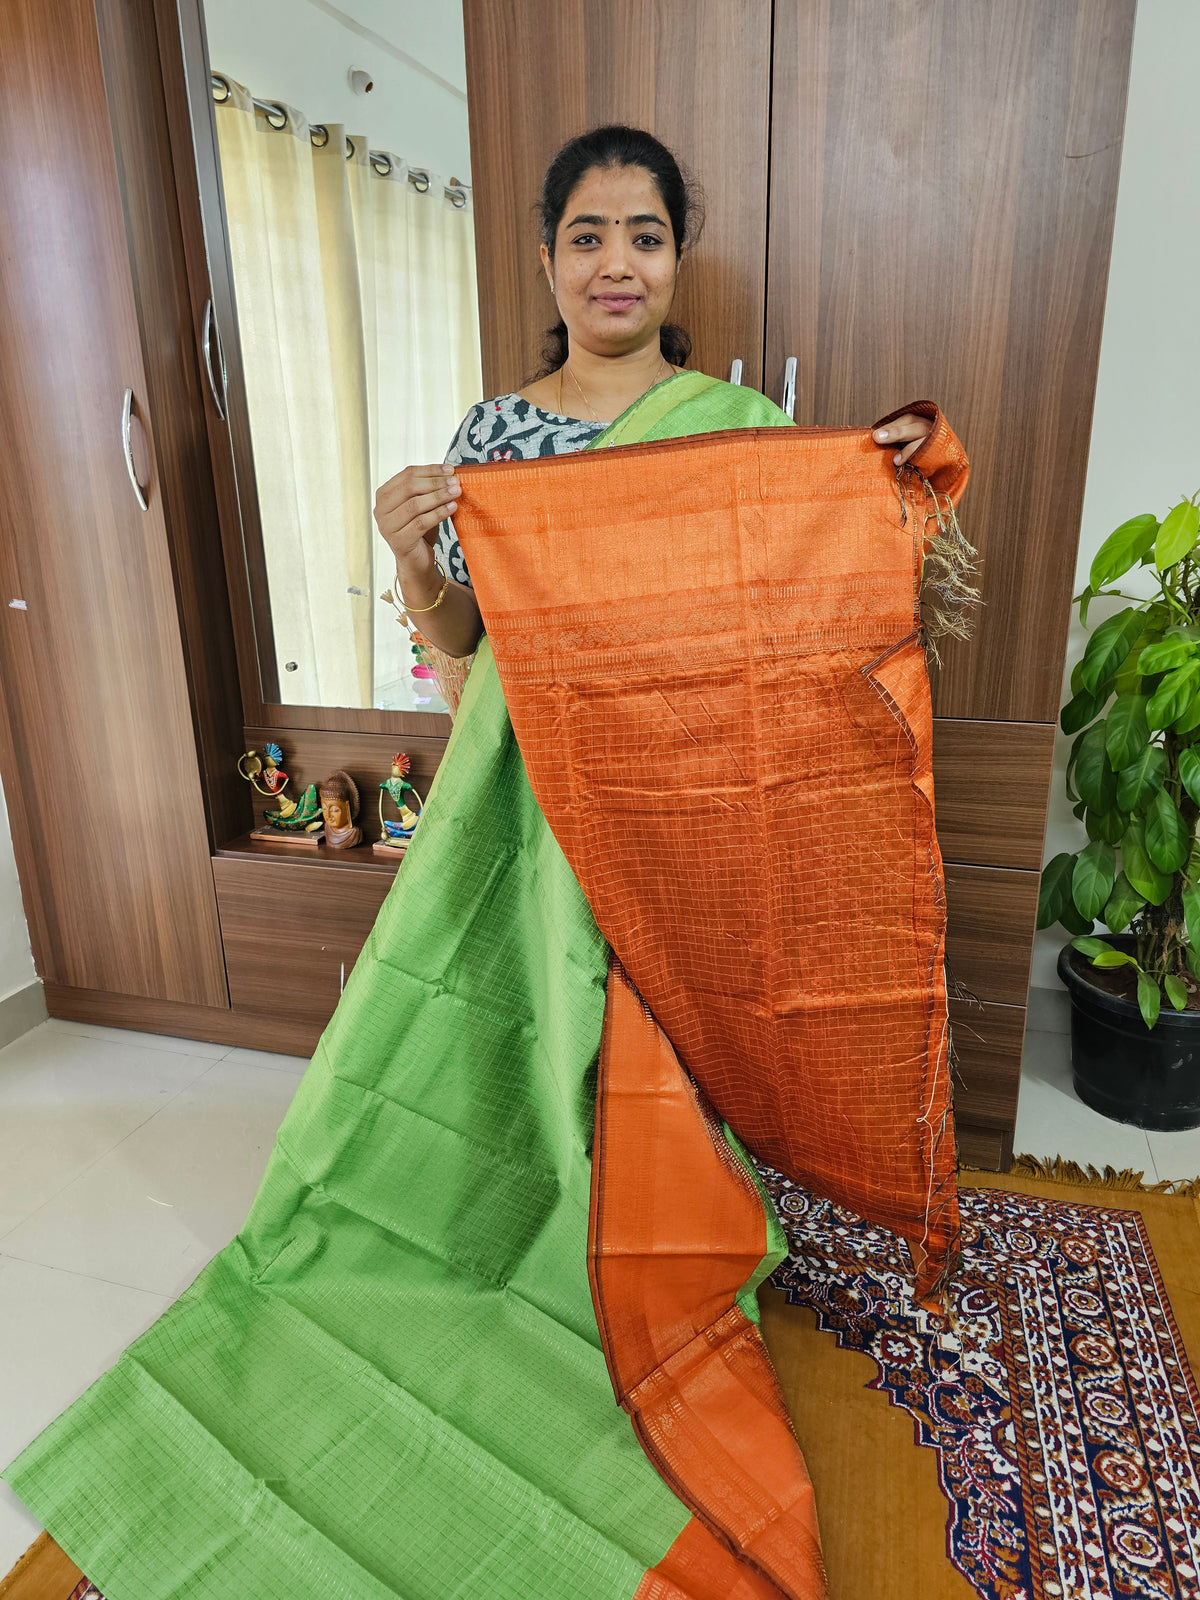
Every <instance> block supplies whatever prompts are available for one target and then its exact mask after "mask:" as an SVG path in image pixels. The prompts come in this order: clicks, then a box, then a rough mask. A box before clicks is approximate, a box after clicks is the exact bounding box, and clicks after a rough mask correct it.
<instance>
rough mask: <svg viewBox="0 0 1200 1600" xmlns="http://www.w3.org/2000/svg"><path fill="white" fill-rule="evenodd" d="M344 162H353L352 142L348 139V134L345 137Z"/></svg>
mask: <svg viewBox="0 0 1200 1600" xmlns="http://www.w3.org/2000/svg"><path fill="white" fill-rule="evenodd" d="M346 160H347V161H353V160H354V140H353V139H352V138H351V137H350V135H349V134H347V135H346Z"/></svg>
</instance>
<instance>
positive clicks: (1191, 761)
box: [1179, 745, 1200, 806]
mask: <svg viewBox="0 0 1200 1600" xmlns="http://www.w3.org/2000/svg"><path fill="white" fill-rule="evenodd" d="M1179 781H1180V783H1182V784H1183V787H1184V788H1185V789H1186V790H1187V792H1188V794H1190V795H1191V797H1192V799H1193V800H1194V801H1195V802H1196V804H1197V805H1198V806H1200V750H1197V749H1196V748H1195V746H1194V745H1189V747H1188V748H1187V749H1186V750H1181V751H1180V752H1179Z"/></svg>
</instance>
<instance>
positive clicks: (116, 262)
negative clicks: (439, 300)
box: [0, 0, 228, 1006]
mask: <svg viewBox="0 0 1200 1600" xmlns="http://www.w3.org/2000/svg"><path fill="white" fill-rule="evenodd" d="M31 130H36V135H35V137H34V140H33V144H34V146H36V150H35V151H33V150H32V148H31V143H30V140H31ZM0 140H2V141H3V147H4V149H5V151H6V159H5V160H4V161H3V162H0V236H2V237H3V238H4V240H5V241H6V243H5V248H4V249H3V251H0V435H2V437H3V439H4V470H3V473H2V474H0V692H2V695H3V705H2V706H0V765H2V766H3V771H4V779H5V789H6V792H7V796H8V802H9V807H10V811H11V814H12V819H13V835H14V843H15V846H16V852H17V860H18V865H19V867H20V871H21V879H22V885H23V890H24V896H25V906H26V910H27V913H28V917H29V925H30V933H31V936H32V939H33V945H34V951H35V955H36V959H37V964H38V968H39V971H40V972H41V974H42V976H43V977H44V978H46V979H48V980H51V981H54V982H58V983H62V984H68V985H74V986H78V987H81V988H86V989H93V990H110V991H114V992H116V993H122V994H127V995H140V996H145V997H150V998H155V999H160V1000H172V1001H180V1002H187V1003H191V1004H196V1005H207V1006H227V1005H228V993H227V990H226V986H225V969H224V964H223V961H222V955H221V941H220V928H219V925H218V922H217V907H216V896H215V894H214V891H213V882H212V869H211V866H210V852H209V844H208V839H207V833H206V825H205V814H204V803H203V796H202V791H201V784H200V774H199V769H198V765H197V759H196V744H195V733H194V729H193V722H192V710H191V706H190V704H189V699H188V682H187V674H186V671H185V666H184V656H183V648H182V642H181V638H180V628H179V617H178V613H177V610H176V595H175V586H174V580H173V575H172V570H171V562H170V557H169V553H168V545H167V536H166V528H165V524H164V520H163V510H162V488H161V482H160V477H159V471H158V468H157V466H156V460H157V452H156V449H155V443H154V428H153V424H154V422H155V421H159V422H161V424H162V426H163V427H164V428H169V427H171V426H172V425H173V419H172V418H171V417H170V416H163V417H161V418H151V417H150V416H149V415H148V403H147V384H146V376H145V372H144V369H143V363H142V350H141V341H140V332H139V325H138V318H137V311H136V306H135V301H134V295H133V290H132V285H131V279H130V264H129V253H128V241H127V235H126V227H125V216H124V212H123V208H122V203H121V190H120V184H119V181H118V171H117V164H116V159H115V154H114V148H113V137H112V128H111V125H110V121H109V112H108V104H107V101H106V98H105V90H104V82H103V77H102V72H101V62H100V52H99V43H98V38H97V32H96V15H95V12H94V10H93V8H92V5H91V3H90V0H11V3H9V4H7V5H6V6H5V8H4V38H3V48H2V49H0ZM22 152H23V154H22ZM126 390H131V391H132V392H133V400H134V421H133V443H134V449H135V453H136V456H137V466H138V471H139V472H140V474H141V481H142V482H143V483H144V484H146V485H147V495H148V509H147V510H142V509H140V508H139V506H138V503H137V501H136V500H135V497H134V490H133V487H132V485H131V483H130V480H129V477H128V475H127V472H126V463H125V458H124V455H123V452H122V445H121V416H122V400H123V396H124V394H125V391H126ZM165 459H166V457H164V460H165Z"/></svg>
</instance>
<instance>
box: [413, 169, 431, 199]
mask: <svg viewBox="0 0 1200 1600" xmlns="http://www.w3.org/2000/svg"><path fill="white" fill-rule="evenodd" d="M408 181H409V183H411V184H412V186H413V188H414V189H415V190H416V191H417V193H418V194H424V193H425V192H426V190H427V189H428V188H429V174H428V173H427V172H422V171H421V170H420V168H419V167H412V168H410V169H409V174H408Z"/></svg>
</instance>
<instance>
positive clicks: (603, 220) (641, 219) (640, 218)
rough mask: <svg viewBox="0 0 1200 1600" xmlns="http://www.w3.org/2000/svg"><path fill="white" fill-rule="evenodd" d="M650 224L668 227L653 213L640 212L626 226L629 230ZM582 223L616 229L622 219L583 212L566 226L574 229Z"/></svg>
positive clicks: (628, 218) (626, 222) (592, 212)
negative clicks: (610, 226)
mask: <svg viewBox="0 0 1200 1600" xmlns="http://www.w3.org/2000/svg"><path fill="white" fill-rule="evenodd" d="M648 222H650V223H657V224H658V226H659V227H660V228H665V227H666V223H665V222H664V221H663V219H662V218H661V217H660V216H658V214H657V213H656V212H653V211H639V212H638V213H637V214H636V215H635V216H632V217H626V218H625V226H626V227H627V228H635V227H645V225H646V224H647V223H648ZM580 223H588V224H589V225H590V226H591V227H593V228H606V227H608V226H609V225H610V224H611V225H612V226H613V227H615V228H619V227H620V226H621V219H620V217H602V216H600V215H599V213H598V212H594V211H589V212H581V213H580V214H579V216H577V217H572V218H571V220H570V222H568V223H567V224H566V226H567V227H568V228H574V227H577V226H578V225H579V224H580Z"/></svg>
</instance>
